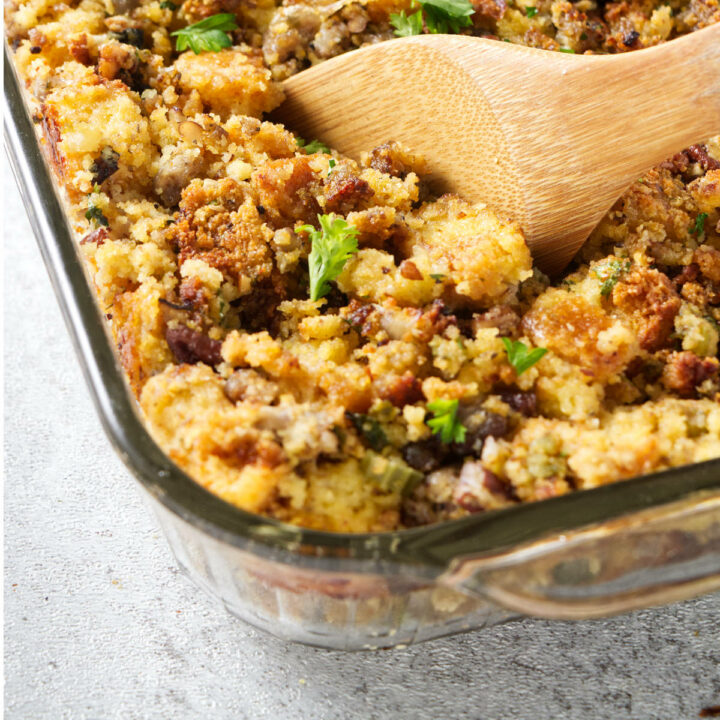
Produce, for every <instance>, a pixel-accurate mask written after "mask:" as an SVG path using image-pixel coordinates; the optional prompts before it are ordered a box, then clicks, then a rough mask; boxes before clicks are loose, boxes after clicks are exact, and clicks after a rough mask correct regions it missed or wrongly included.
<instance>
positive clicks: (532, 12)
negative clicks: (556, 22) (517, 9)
mask: <svg viewBox="0 0 720 720" xmlns="http://www.w3.org/2000/svg"><path fill="white" fill-rule="evenodd" d="M537 13H538V9H537V8H536V7H533V6H532V5H526V6H525V15H527V16H528V17H529V18H531V17H535V16H536V15H537Z"/></svg>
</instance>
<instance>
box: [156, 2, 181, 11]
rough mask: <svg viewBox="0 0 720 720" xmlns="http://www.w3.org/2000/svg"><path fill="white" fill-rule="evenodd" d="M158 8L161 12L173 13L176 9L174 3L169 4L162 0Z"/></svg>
mask: <svg viewBox="0 0 720 720" xmlns="http://www.w3.org/2000/svg"><path fill="white" fill-rule="evenodd" d="M160 7H161V8H162V9H163V10H172V11H173V12H175V10H177V9H178V6H177V5H176V4H175V3H174V2H170V0H162V2H161V3H160Z"/></svg>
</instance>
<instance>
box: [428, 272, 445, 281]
mask: <svg viewBox="0 0 720 720" xmlns="http://www.w3.org/2000/svg"><path fill="white" fill-rule="evenodd" d="M430 277H431V278H432V279H433V280H434V281H435V282H442V281H443V280H444V279H445V276H444V275H443V274H442V273H430Z"/></svg>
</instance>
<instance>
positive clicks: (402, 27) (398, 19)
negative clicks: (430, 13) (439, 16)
mask: <svg viewBox="0 0 720 720" xmlns="http://www.w3.org/2000/svg"><path fill="white" fill-rule="evenodd" d="M390 24H391V25H392V26H393V27H394V28H395V35H396V37H410V36H411V35H421V34H422V31H423V21H422V10H418V11H417V12H416V13H413V14H412V15H405V11H404V10H401V11H400V12H399V13H391V14H390Z"/></svg>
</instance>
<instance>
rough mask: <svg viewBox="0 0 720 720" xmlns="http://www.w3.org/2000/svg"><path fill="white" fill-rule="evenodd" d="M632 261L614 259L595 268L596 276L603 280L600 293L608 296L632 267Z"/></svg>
mask: <svg viewBox="0 0 720 720" xmlns="http://www.w3.org/2000/svg"><path fill="white" fill-rule="evenodd" d="M631 264H632V263H631V262H630V260H624V261H620V260H612V261H611V262H609V263H605V264H603V265H599V266H598V267H596V268H595V269H594V270H593V274H594V275H595V277H596V278H599V279H600V280H602V285H600V294H601V295H602V296H603V297H607V296H608V295H609V294H610V293H611V292H612V291H613V288H614V287H615V286H616V285H617V284H618V280H620V278H621V277H622V276H623V275H624V274H625V273H626V272H627V271H628V270H629V269H630V265H631Z"/></svg>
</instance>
